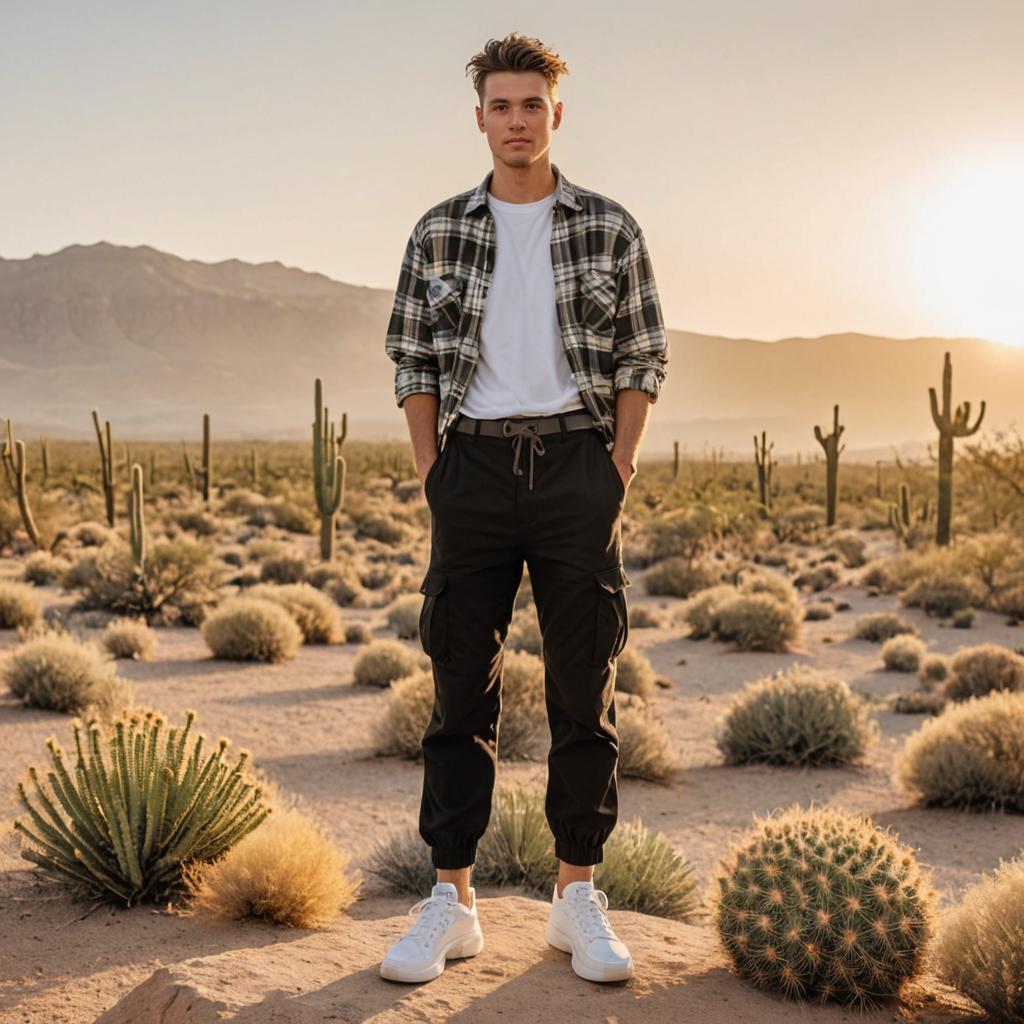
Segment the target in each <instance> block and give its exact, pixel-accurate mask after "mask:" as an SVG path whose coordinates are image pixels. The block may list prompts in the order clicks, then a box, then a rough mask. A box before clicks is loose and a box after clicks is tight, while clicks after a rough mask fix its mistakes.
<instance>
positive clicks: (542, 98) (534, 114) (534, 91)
mask: <svg viewBox="0 0 1024 1024" xmlns="http://www.w3.org/2000/svg"><path fill="white" fill-rule="evenodd" d="M476 120H477V125H478V127H479V128H480V130H481V131H482V132H486V133H487V144H488V145H489V146H490V147H491V152H492V153H493V154H494V156H495V159H496V160H500V161H501V162H502V163H504V164H505V165H506V166H508V167H529V166H530V164H532V163H533V162H534V161H535V160H537V159H539V158H540V157H541V156H542V155H543V154H544V153H546V152H547V151H548V149H549V147H550V146H551V133H552V131H554V130H555V129H556V128H557V127H558V125H559V122H560V121H561V120H562V102H561V100H559V101H558V103H556V104H555V105H554V106H552V105H551V98H550V97H549V96H548V83H547V79H546V78H545V77H544V76H543V75H542V74H541V73H540V72H539V71H492V72H491V73H490V74H489V75H488V76H487V78H486V79H485V80H484V98H483V107H479V106H478V107H477V108H476ZM513 139H525V140H526V141H525V142H513V141H512V140H513Z"/></svg>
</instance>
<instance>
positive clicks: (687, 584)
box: [643, 557, 717, 597]
mask: <svg viewBox="0 0 1024 1024" xmlns="http://www.w3.org/2000/svg"><path fill="white" fill-rule="evenodd" d="M716 578H717V577H716V576H715V574H714V572H712V570H711V569H710V568H709V567H708V566H705V565H703V564H701V563H699V562H698V563H693V562H691V561H690V560H689V559H687V558H681V557H673V558H666V559H664V560H663V561H661V562H658V563H657V564H656V565H653V566H651V568H650V569H648V570H647V572H646V573H645V574H644V581H643V582H644V590H645V591H646V592H647V593H648V594H651V595H653V596H659V597H689V596H690V595H691V594H694V593H696V592H697V591H698V590H702V589H703V588H705V587H708V586H711V585H712V584H714V582H715V580H716Z"/></svg>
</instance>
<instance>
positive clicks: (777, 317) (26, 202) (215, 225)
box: [0, 0, 1024, 346]
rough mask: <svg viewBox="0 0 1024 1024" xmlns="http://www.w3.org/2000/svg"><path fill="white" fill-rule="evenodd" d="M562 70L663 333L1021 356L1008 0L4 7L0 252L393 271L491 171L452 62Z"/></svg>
mask: <svg viewBox="0 0 1024 1024" xmlns="http://www.w3.org/2000/svg"><path fill="white" fill-rule="evenodd" d="M512 31H515V32H521V33H524V34H527V35H532V36H535V37H537V38H539V39H540V40H541V41H542V42H543V43H544V44H545V45H546V46H548V47H549V48H551V49H552V50H554V51H555V52H557V53H558V54H560V55H561V57H562V58H563V59H564V60H565V61H566V63H567V64H568V67H569V72H570V73H569V74H568V75H566V76H564V77H563V78H562V79H561V81H560V83H559V94H560V95H559V98H560V99H561V100H562V102H563V107H564V110H563V119H562V124H561V127H560V128H559V129H558V130H557V131H556V132H555V133H554V135H553V141H552V147H551V159H552V161H553V162H554V163H555V164H556V165H557V166H558V167H559V168H560V169H561V170H563V171H564V172H565V174H566V176H567V177H568V178H569V179H570V180H571V181H573V182H576V183H577V184H580V185H583V186H585V187H587V188H590V189H593V190H595V191H597V192H600V193H602V194H604V195H606V196H610V197H611V198H613V199H615V200H617V201H618V202H619V203H621V204H622V205H623V206H624V207H625V208H626V209H627V210H629V211H630V213H632V214H633V216H635V217H636V219H637V220H638V221H639V223H640V225H641V227H642V229H643V231H644V235H645V237H646V239H647V243H648V249H649V251H650V254H651V260H652V264H653V267H654V271H655V275H656V278H657V282H658V290H659V294H660V296H661V303H662V309H663V313H664V317H665V321H666V323H667V325H668V326H669V327H671V328H676V329H680V330H689V331H696V332H699V333H704V334H714V335H724V336H729V337H745V338H754V339H759V340H765V341H770V340H774V339H776V338H780V337H792V336H802V337H813V336H818V335H821V334H827V333H836V332H845V331H859V332H863V333H868V334H879V335H887V336H892V337H914V336H920V335H939V336H947V337H952V336H971V337H984V338H988V339H990V340H993V341H998V342H1002V343H1005V344H1013V345H1022V346H1024V302H1022V301H1021V300H1020V297H1021V296H1022V295H1024V187H1022V185H1024V60H1021V59H1020V54H1021V53H1022V52H1024V0H682V2H680V0H674V2H671V3H669V2H649V0H630V2H628V3H623V2H622V0H614V2H608V0H587V2H586V3H584V2H582V0H563V2H562V3H561V4H551V3H539V2H533V0H521V2H519V3H518V4H516V5H515V6H514V7H510V6H509V5H507V4H501V5H499V4H492V3H488V2H485V0H473V2H466V0H445V2H444V3H427V2H419V3H412V2H396V0H375V2H374V3H373V4H369V3H366V2H360V3H354V2H343V3H338V2H334V3H328V2H323V0H321V2H304V0H289V2H288V3H284V2H275V3H270V2H262V0H246V2H244V3H243V2H238V0H219V2H217V3H209V2H208V0H205V2H202V3H197V2H192V0H182V2H179V3H176V4H167V5H157V4H148V3H138V2H137V0H135V2H131V3H128V2H122V0H107V2H96V0H77V2H74V3H71V2H64V3H54V2H48V0H34V2H33V3H31V4H19V5H16V6H15V5H13V4H5V5H4V6H3V8H2V10H0V95H2V96H3V97H4V99H3V102H2V103H0V256H2V257H5V258H25V257H29V256H32V255H33V254H36V253H52V252H55V251H57V250H59V249H61V248H63V247H64V246H67V245H71V244H74V243H81V244H91V243H94V242H98V241H101V240H105V241H108V242H113V243H115V244H120V245H151V246H153V247H154V248H157V249H160V250H164V251H167V252H171V253H174V254H175V255H178V256H182V257H184V258H188V259H198V260H204V261H210V262H213V261H217V260H223V259H230V258H238V259H242V260H247V261H250V262H254V263H259V262H263V261H273V260H280V261H281V262H282V263H284V264H285V265H287V266H294V267H299V268H301V269H303V270H309V271H318V272H320V273H323V274H327V275H328V276H330V277H332V278H335V279H337V280H340V281H345V282H348V283H352V284H361V285H369V286H372V287H376V288H385V289H389V290H391V289H394V287H395V284H396V282H397V280H398V269H399V265H400V262H401V257H402V253H403V251H404V247H405V243H406V240H407V239H408V236H409V232H410V230H411V229H412V226H413V224H414V223H415V222H416V220H417V219H418V218H419V216H420V215H421V214H422V213H423V212H425V211H426V210H427V209H428V208H429V207H431V206H433V205H434V204H435V203H437V202H440V201H441V200H442V199H444V198H447V197H448V196H450V195H453V194H455V193H457V192H462V191H464V190H466V189H469V188H472V187H473V186H475V185H476V184H478V183H479V181H480V180H481V179H482V178H483V177H484V175H485V174H486V173H487V171H488V170H490V168H491V167H492V157H491V153H490V151H489V149H488V147H487V141H486V136H484V135H482V134H481V133H480V132H479V130H478V129H477V126H476V119H475V113H474V106H475V103H476V94H475V93H474V91H473V89H472V84H471V79H470V77H469V76H468V75H467V74H466V70H465V66H466V63H467V61H468V60H469V59H470V57H472V55H473V54H474V53H476V52H477V51H478V50H480V49H481V48H482V47H483V45H484V44H485V43H486V42H487V40H488V39H490V38H501V37H503V36H504V35H506V34H507V33H508V32H512Z"/></svg>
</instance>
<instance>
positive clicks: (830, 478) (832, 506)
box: [814, 405, 846, 526]
mask: <svg viewBox="0 0 1024 1024" xmlns="http://www.w3.org/2000/svg"><path fill="white" fill-rule="evenodd" d="M845 429H846V428H845V427H844V426H842V424H840V422H839V406H838V405H834V406H833V407H832V433H831V434H829V435H828V436H827V437H826V436H825V435H823V434H822V432H821V427H819V426H818V425H817V424H815V426H814V436H815V437H816V438H817V439H818V444H820V445H821V447H822V448H823V449H824V450H825V525H826V526H835V523H836V499H837V496H838V491H839V456H840V455H841V454H842V453H843V452H844V451H845V450H846V445H845V444H843V445H842V446H840V444H839V438H840V436H841V435H842V433H843V431H844V430H845Z"/></svg>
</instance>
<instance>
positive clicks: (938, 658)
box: [917, 654, 949, 690]
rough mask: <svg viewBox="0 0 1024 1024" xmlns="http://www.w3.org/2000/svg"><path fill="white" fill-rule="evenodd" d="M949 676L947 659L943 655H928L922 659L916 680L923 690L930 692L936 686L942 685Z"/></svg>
mask: <svg viewBox="0 0 1024 1024" xmlns="http://www.w3.org/2000/svg"><path fill="white" fill-rule="evenodd" d="M948 676H949V658H947V657H946V656H945V655H944V654H929V655H928V656H927V657H926V658H924V659H922V661H921V667H920V668H919V669H918V670H917V678H918V679H919V680H920V682H921V686H922V687H923V688H924V689H925V690H932V689H934V688H935V686H936V684H938V683H943V682H945V681H946V679H947V677H948Z"/></svg>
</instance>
